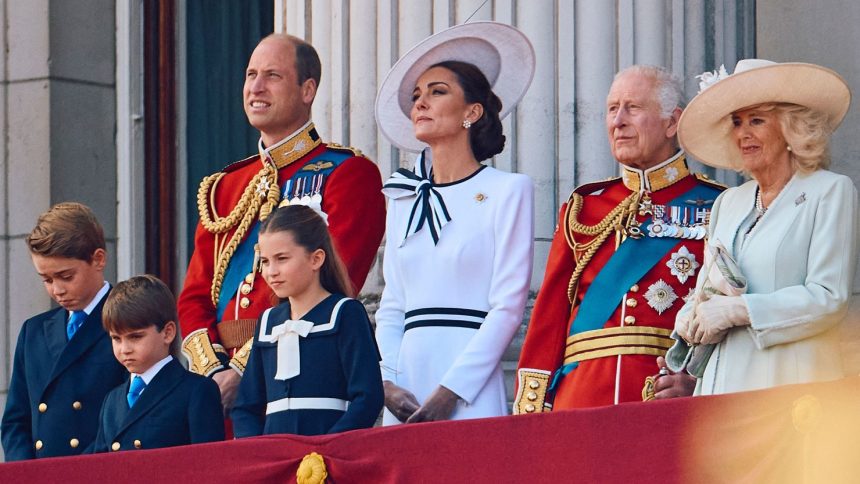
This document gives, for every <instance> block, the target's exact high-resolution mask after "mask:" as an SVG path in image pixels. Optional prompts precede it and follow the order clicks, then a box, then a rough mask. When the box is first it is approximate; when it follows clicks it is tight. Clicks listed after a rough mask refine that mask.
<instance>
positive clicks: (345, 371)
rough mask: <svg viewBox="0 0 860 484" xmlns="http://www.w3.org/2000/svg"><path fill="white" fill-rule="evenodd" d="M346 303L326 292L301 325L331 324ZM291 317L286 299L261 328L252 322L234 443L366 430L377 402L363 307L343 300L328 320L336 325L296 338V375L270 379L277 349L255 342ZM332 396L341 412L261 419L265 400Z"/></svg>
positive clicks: (374, 354)
mask: <svg viewBox="0 0 860 484" xmlns="http://www.w3.org/2000/svg"><path fill="white" fill-rule="evenodd" d="M342 298H344V296H343V295H339V294H332V295H330V296H329V297H327V298H326V299H324V300H323V301H322V302H320V303H319V304H317V305H316V306H315V307H314V308H313V309H311V310H310V311H309V312H308V313H307V314H306V315H305V316H304V317H303V318H302V319H304V320H306V321H310V322H312V323H314V325H315V326H316V327H317V328H318V329H322V328H325V327H328V326H329V323H331V322H332V321H331V318H332V312H333V310H334V308H335V305H336V304H337V303H338V301H340V300H341V299H342ZM289 317H290V303H289V301H287V302H284V303H281V304H280V305H278V306H276V307H275V308H272V309H271V310H269V315H268V318H267V323H266V327H265V328H262V329H261V327H262V319H263V317H261V320H260V321H258V322H257V333H256V334H255V335H254V343H253V346H252V349H251V355H250V357H249V359H248V366H247V367H245V373H244V374H243V375H242V381H241V383H240V384H239V392H238V395H237V396H236V405H235V406H234V407H233V411H232V413H231V416H232V417H233V432H234V434H235V435H236V437H250V436H254V435H261V434H282V433H286V434H298V435H320V434H333V433H337V432H345V431H347V430H354V429H361V428H369V427H372V426H373V424H374V422H376V418H377V417H378V416H379V412H380V410H381V409H382V404H383V398H384V395H383V391H382V375H381V374H380V372H379V351H378V350H377V348H376V342H375V341H374V339H373V329H372V328H371V326H370V321H369V320H368V318H367V311H365V309H364V306H363V305H362V304H361V303H360V302H359V301H356V300H355V299H348V300H347V301H346V302H345V303H344V304H343V306H342V307H341V309H340V313H339V314H338V315H337V317H336V319H335V320H334V321H333V322H334V325H332V326H331V327H330V328H328V329H325V330H319V331H315V332H312V333H310V334H308V335H307V336H306V337H302V338H299V360H300V366H301V373H300V374H299V375H297V376H295V377H293V378H290V379H287V380H275V378H274V377H275V373H276V372H277V351H278V344H277V343H266V342H263V341H260V335H261V331H262V332H263V334H265V335H270V334H271V333H272V328H273V327H275V326H277V325H279V324H281V323H282V322H283V321H284V320H286V319H289ZM286 397H290V398H294V397H298V398H307V397H317V398H337V399H341V400H346V401H348V402H349V406H348V408H347V410H346V411H345V412H344V411H338V410H309V409H302V410H287V411H282V412H277V413H271V414H268V415H267V414H266V408H267V405H268V403H269V402H274V401H276V400H279V399H281V398H286Z"/></svg>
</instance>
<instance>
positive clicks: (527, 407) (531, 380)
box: [513, 368, 550, 415]
mask: <svg viewBox="0 0 860 484" xmlns="http://www.w3.org/2000/svg"><path fill="white" fill-rule="evenodd" d="M549 377H550V372H549V371H546V370H537V369H534V368H521V369H519V370H517V379H518V383H519V384H518V385H517V388H518V390H517V394H516V396H515V397H514V408H513V412H514V415H519V414H524V413H540V412H548V411H549V409H550V407H549V404H548V403H547V402H546V392H547V389H548V387H549ZM545 407H546V408H545Z"/></svg>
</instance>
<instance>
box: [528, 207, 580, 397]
mask: <svg viewBox="0 0 860 484" xmlns="http://www.w3.org/2000/svg"><path fill="white" fill-rule="evenodd" d="M566 211H567V205H566V204H565V205H564V206H562V208H561V212H560V214H559V224H558V227H559V228H558V229H557V230H556V231H555V235H554V236H553V239H552V245H551V246H550V250H549V257H547V262H546V272H545V274H544V279H543V283H542V284H541V287H540V290H539V291H538V295H537V299H536V300H535V305H534V309H533V310H532V314H531V318H530V320H529V325H528V329H527V331H526V338H525V341H524V342H523V348H522V352H521V353H520V361H519V363H518V364H517V381H516V392H515V393H514V413H531V412H535V411H537V412H539V411H541V410H543V403H544V399H545V396H546V392H547V387H548V385H549V378H550V377H551V375H552V372H554V371H555V370H556V369H558V367H559V366H560V365H561V362H562V357H563V356H564V348H565V341H566V340H567V332H568V328H567V327H568V323H569V319H570V311H571V306H570V302H569V300H568V298H567V286H568V283H569V282H570V275H571V274H572V273H573V270H574V268H575V267H576V261H575V260H574V258H573V251H571V249H570V246H568V244H567V240H566V239H565V236H564V230H567V229H566V227H567V221H566V220H565V213H566ZM529 393H534V394H535V395H536V398H528V397H529Z"/></svg>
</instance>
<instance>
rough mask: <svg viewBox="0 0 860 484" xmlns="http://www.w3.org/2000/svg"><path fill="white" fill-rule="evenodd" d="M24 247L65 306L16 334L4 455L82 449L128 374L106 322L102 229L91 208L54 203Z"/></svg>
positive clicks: (28, 455)
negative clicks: (113, 391) (106, 402)
mask: <svg viewBox="0 0 860 484" xmlns="http://www.w3.org/2000/svg"><path fill="white" fill-rule="evenodd" d="M27 246H28V247H29V249H30V256H31V258H32V259H33V265H34V266H35V268H36V272H37V273H38V274H39V276H40V277H41V278H42V281H43V282H44V285H45V290H46V291H48V295H49V296H51V298H52V299H53V300H54V301H56V302H57V304H59V305H60V307H58V308H55V309H52V310H50V311H47V312H44V313H42V314H38V315H36V316H33V317H32V318H30V319H28V320H27V321H25V322H24V325H23V326H22V327H21V332H20V333H19V335H18V343H17V345H16V346H15V357H14V361H13V366H12V379H11V381H10V383H9V395H8V397H7V400H6V409H5V411H4V412H3V421H2V425H0V432H2V441H3V451H4V453H5V457H6V460H7V461H15V460H23V459H35V458H40V457H57V456H64V455H76V454H80V453H81V452H82V451H83V450H84V449H85V448H86V447H87V446H88V445H90V443H91V442H92V441H93V438H95V435H96V429H97V428H98V416H99V408H100V406H101V402H102V400H103V399H104V397H105V395H106V394H107V393H108V392H109V391H110V389H111V388H113V387H115V386H116V385H118V384H119V383H120V382H122V381H124V380H126V379H127V375H128V373H126V371H125V368H123V367H122V365H120V364H119V363H117V362H116V360H115V359H114V358H113V355H112V354H111V345H110V340H109V339H108V335H107V333H105V332H104V329H102V321H101V319H102V318H101V316H102V306H103V304H104V300H105V296H106V295H107V293H108V291H109V290H110V285H109V284H108V283H107V282H105V279H104V268H105V263H106V260H107V253H106V252H105V238H104V231H103V230H102V227H101V225H100V224H99V222H98V220H96V216H95V214H93V212H92V210H90V209H89V208H88V207H86V206H85V205H81V204H80V203H60V204H57V205H54V206H53V207H51V209H50V210H48V211H47V212H45V213H43V214H42V215H40V216H39V219H38V221H37V222H36V227H35V228H34V229H33V231H32V232H31V233H30V235H29V236H27Z"/></svg>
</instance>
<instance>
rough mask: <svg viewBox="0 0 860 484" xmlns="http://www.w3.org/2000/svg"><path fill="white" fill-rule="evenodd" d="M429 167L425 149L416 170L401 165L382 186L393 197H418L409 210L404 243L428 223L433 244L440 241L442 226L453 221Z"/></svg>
mask: <svg viewBox="0 0 860 484" xmlns="http://www.w3.org/2000/svg"><path fill="white" fill-rule="evenodd" d="M427 171H428V170H427V167H426V166H425V164H424V153H422V154H421V157H420V158H419V160H418V163H416V165H415V171H412V170H407V169H406V168H400V169H399V170H397V171H396V172H394V173H393V174H392V175H391V178H389V179H388V181H387V182H385V185H384V186H383V187H382V193H384V194H385V196H387V197H388V198H391V199H393V200H397V199H400V198H406V197H415V203H414V204H412V211H411V212H410V213H409V223H408V224H407V226H406V234H405V235H404V236H403V241H402V242H400V245H401V246H402V245H403V244H404V243H405V242H406V239H407V238H409V236H410V235H414V234H416V233H418V232H419V231H420V230H421V229H422V228H423V227H424V224H425V223H426V224H427V227H428V229H429V230H430V236H431V237H432V238H433V244H434V245H435V244H438V243H439V234H440V233H441V232H442V227H444V226H445V225H447V224H448V222H450V221H451V215H450V214H448V209H447V208H446V207H445V200H444V199H443V198H442V195H441V194H440V193H439V192H437V191H436V190H435V189H434V188H433V182H432V181H430V178H429V177H428V176H427Z"/></svg>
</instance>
